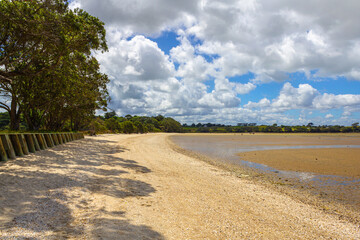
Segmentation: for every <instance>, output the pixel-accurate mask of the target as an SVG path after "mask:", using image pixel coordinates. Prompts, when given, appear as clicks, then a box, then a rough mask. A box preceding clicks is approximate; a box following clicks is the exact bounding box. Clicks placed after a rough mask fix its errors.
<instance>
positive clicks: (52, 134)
mask: <svg viewBox="0 0 360 240" xmlns="http://www.w3.org/2000/svg"><path fill="white" fill-rule="evenodd" d="M50 137H51V139H52V140H53V143H54V145H55V146H57V145H59V140H58V138H57V136H56V134H55V133H50Z"/></svg>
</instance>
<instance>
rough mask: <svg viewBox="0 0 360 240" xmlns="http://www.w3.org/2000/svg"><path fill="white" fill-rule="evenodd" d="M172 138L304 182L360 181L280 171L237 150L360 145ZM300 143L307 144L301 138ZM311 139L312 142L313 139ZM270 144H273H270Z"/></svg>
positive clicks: (224, 159) (220, 157)
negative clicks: (249, 159)
mask: <svg viewBox="0 0 360 240" xmlns="http://www.w3.org/2000/svg"><path fill="white" fill-rule="evenodd" d="M171 139H172V140H173V141H174V143H175V144H177V145H178V146H180V147H181V148H184V149H186V150H190V151H195V152H198V153H201V154H204V155H206V156H209V157H211V158H214V159H217V160H218V161H222V162H225V163H232V164H237V165H240V166H246V167H250V168H252V169H256V170H258V171H261V172H265V173H272V174H277V175H278V177H279V178H288V179H295V180H300V181H303V182H311V183H312V184H315V185H318V186H334V187H336V186H344V185H347V186H349V187H350V185H353V184H356V185H357V184H358V183H360V179H354V178H348V177H342V176H334V175H320V174H314V173H308V172H295V171H281V170H278V169H275V168H272V167H269V166H266V165H263V164H259V163H254V162H248V161H244V160H241V159H240V157H239V156H237V155H236V154H237V153H239V152H249V151H261V150H279V149H304V148H360V145H349V144H345V145H280V144H294V143H295V144H296V141H295V142H291V141H287V140H286V139H285V141H283V142H276V143H278V144H279V145H274V144H276V143H269V141H264V142H261V141H260V142H259V141H251V142H244V141H242V137H240V136H237V137H234V136H232V135H212V136H210V135H208V136H197V135H194V136H189V135H187V136H184V135H183V136H172V137H171ZM298 143H299V144H304V142H303V141H299V142H298ZM310 143H311V142H310ZM269 144H270V145H269Z"/></svg>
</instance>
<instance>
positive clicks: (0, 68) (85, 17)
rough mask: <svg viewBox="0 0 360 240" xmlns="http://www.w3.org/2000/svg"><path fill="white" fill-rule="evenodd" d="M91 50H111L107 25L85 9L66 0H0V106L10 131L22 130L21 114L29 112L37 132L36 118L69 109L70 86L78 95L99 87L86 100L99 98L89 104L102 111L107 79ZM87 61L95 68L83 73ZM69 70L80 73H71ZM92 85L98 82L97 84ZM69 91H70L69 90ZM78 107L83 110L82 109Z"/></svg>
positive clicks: (28, 117) (28, 114)
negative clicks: (7, 119) (8, 115)
mask: <svg viewBox="0 0 360 240" xmlns="http://www.w3.org/2000/svg"><path fill="white" fill-rule="evenodd" d="M92 50H102V51H106V50H107V45H106V41H105V29H104V24H103V23H102V22H101V21H99V19H97V18H95V17H93V16H91V15H89V14H88V13H86V12H85V11H83V10H80V9H75V10H71V9H69V8H68V3H67V1H66V0H38V1H25V0H22V1H21V0H18V1H11V0H1V1H0V94H1V100H0V107H1V108H3V109H5V110H7V111H8V112H9V114H10V118H11V126H10V127H11V129H14V130H16V129H18V127H19V121H20V113H22V112H26V114H25V115H26V117H27V120H28V119H31V118H32V121H30V122H29V125H30V127H31V128H35V129H36V128H38V127H39V124H40V125H41V122H40V123H38V122H36V121H34V116H35V115H39V116H41V115H42V114H47V116H50V115H51V114H52V115H54V114H55V113H57V112H59V111H65V110H64V109H63V108H69V105H70V101H69V100H68V101H67V102H66V101H65V100H64V99H65V97H67V99H70V98H71V97H72V101H71V104H72V106H73V107H74V106H75V102H76V100H75V99H74V96H75V95H74V93H73V92H74V91H73V90H74V89H73V88H69V84H72V86H74V88H75V89H77V91H78V92H81V90H79V89H80V87H82V89H83V90H86V89H88V88H90V89H92V90H94V88H93V87H94V86H95V85H96V86H98V87H99V88H98V89H95V92H97V95H96V94H95V95H96V97H89V98H88V99H86V100H85V99H84V100H83V102H87V103H89V101H88V100H89V99H92V100H94V99H96V103H94V102H92V103H91V104H92V106H95V108H96V107H99V106H100V105H99V104H98V103H100V102H102V103H103V102H104V101H103V100H104V99H106V97H104V94H106V87H105V88H104V82H106V81H107V78H106V76H104V75H102V74H101V73H100V72H99V68H98V63H97V62H96V59H93V58H92V57H91V51H92ZM79 59H80V60H82V61H83V62H82V63H80V62H79ZM88 63H89V64H90V65H91V67H90V68H91V70H89V71H87V72H84V68H85V66H84V65H85V64H88ZM79 66H81V67H80V69H79V68H78V67H79ZM69 69H76V70H77V71H78V72H76V73H74V71H72V72H71V71H70V72H71V74H69V73H68V72H67V71H68V70H69ZM76 70H75V71H76ZM89 75H91V76H90V77H89ZM70 78H71V79H70ZM89 79H91V81H90V80H89ZM94 81H95V82H96V81H98V83H96V84H95V85H94ZM74 82H75V83H77V84H74ZM80 82H81V83H80ZM85 83H88V84H89V85H86V84H85ZM69 89H70V90H72V93H70V92H66V91H68V90H69ZM99 93H100V95H101V96H102V97H99ZM71 94H72V95H71ZM65 95H67V96H65ZM76 96H79V97H84V95H81V94H77V95H76ZM100 98H102V99H100ZM35 99H36V101H34V100H35ZM46 101H48V102H46ZM30 103H32V104H33V105H31V104H30ZM35 105H36V106H35ZM77 106H78V108H77V110H78V112H81V111H82V110H83V109H82V108H81V106H79V104H78V105H77ZM83 106H84V105H83ZM93 109H94V107H93V108H92V111H93ZM71 111H73V112H74V109H72V110H71ZM55 115H56V114H55ZM73 115H74V114H73ZM38 121H39V120H38ZM50 122H51V121H50ZM52 122H53V121H52ZM50 125H51V124H50ZM55 125H56V124H55ZM55 125H54V126H52V127H51V128H58V127H59V126H60V125H61V124H60V125H59V124H58V125H57V126H55Z"/></svg>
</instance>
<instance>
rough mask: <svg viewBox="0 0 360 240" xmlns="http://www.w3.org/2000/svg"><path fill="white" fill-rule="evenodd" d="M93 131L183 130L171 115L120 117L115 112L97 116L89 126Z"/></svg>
mask: <svg viewBox="0 0 360 240" xmlns="http://www.w3.org/2000/svg"><path fill="white" fill-rule="evenodd" d="M87 129H88V130H89V131H90V132H91V133H147V132H182V126H181V124H180V123H179V122H178V121H176V120H174V119H173V118H170V117H164V116H162V115H158V116H156V117H146V116H131V115H126V116H125V117H118V116H117V115H116V113H115V112H108V113H105V115H104V116H97V117H95V118H94V119H93V120H92V122H91V123H90V124H89V126H88V128H87Z"/></svg>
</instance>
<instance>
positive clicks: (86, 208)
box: [0, 133, 360, 239]
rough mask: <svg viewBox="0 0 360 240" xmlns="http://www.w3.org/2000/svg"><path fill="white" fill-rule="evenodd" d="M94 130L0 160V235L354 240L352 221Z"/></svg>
mask: <svg viewBox="0 0 360 240" xmlns="http://www.w3.org/2000/svg"><path fill="white" fill-rule="evenodd" d="M168 136H169V134H162V133H161V134H146V135H103V136H97V137H87V138H86V139H84V140H79V141H75V142H71V143H68V144H66V145H62V146H57V147H55V148H53V149H49V150H46V151H41V152H39V153H36V154H32V155H28V156H25V157H24V158H18V159H16V160H13V161H9V162H6V163H1V164H0V216H1V217H0V239H6V238H19V239H22V238H23V239H24V238H38V239H330V238H331V239H359V238H360V230H359V226H358V225H357V224H354V223H351V222H348V221H347V220H344V219H341V218H339V217H338V216H336V215H334V214H328V213H325V212H324V211H321V210H319V209H317V208H315V207H313V206H311V205H307V204H305V203H302V202H300V201H298V200H297V199H295V198H292V197H290V196H288V195H286V194H282V193H279V192H277V191H274V190H273V189H272V188H268V187H266V186H265V185H262V184H260V183H256V182H254V181H252V180H251V179H248V178H239V177H237V176H235V175H234V174H232V173H230V172H227V171H225V170H222V169H219V168H217V167H215V166H212V165H209V164H207V163H205V162H202V161H199V160H197V159H195V158H192V157H189V156H186V155H183V154H181V153H179V152H177V151H175V150H173V149H172V147H171V144H169V140H168V139H167V137H168Z"/></svg>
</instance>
